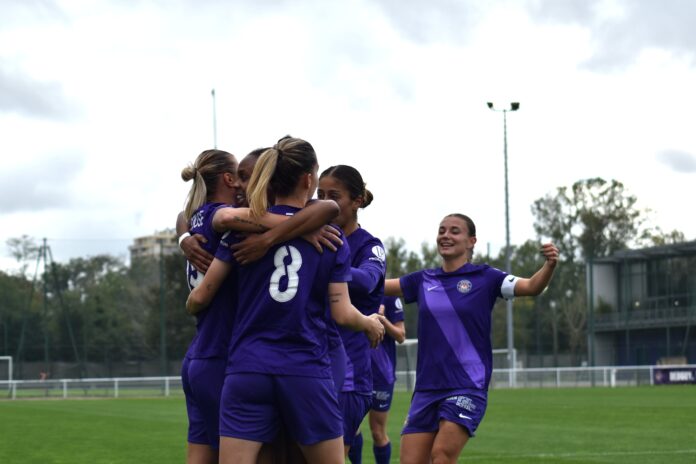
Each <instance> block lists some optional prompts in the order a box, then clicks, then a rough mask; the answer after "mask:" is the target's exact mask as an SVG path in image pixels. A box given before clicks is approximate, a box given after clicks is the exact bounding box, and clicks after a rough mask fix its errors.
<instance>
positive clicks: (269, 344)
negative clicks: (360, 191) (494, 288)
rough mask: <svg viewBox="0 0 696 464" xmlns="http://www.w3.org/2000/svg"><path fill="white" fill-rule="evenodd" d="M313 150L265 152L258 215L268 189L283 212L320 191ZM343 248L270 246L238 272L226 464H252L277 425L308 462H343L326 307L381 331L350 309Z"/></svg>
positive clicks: (255, 203) (257, 179)
mask: <svg viewBox="0 0 696 464" xmlns="http://www.w3.org/2000/svg"><path fill="white" fill-rule="evenodd" d="M317 169H318V165H317V160H316V155H315V153H314V149H313V148H312V146H311V145H310V144H309V143H308V142H306V141H304V140H301V139H295V138H290V137H286V138H284V139H281V140H280V141H279V142H278V143H277V144H276V145H275V146H274V147H273V148H272V149H269V150H267V151H265V152H264V153H263V155H261V157H260V158H259V160H258V162H257V166H256V168H255V169H254V173H253V174H252V178H251V180H250V183H249V189H248V192H247V194H248V198H249V204H250V209H251V212H252V217H258V216H260V215H262V214H263V213H265V212H266V210H267V206H268V198H267V192H268V189H269V187H270V189H271V191H272V193H273V194H274V196H275V205H274V206H272V207H271V208H270V209H268V211H269V212H271V213H273V214H278V215H292V214H294V213H296V212H298V211H300V210H301V209H302V208H303V207H304V206H305V204H306V203H307V201H308V199H309V198H311V196H312V194H313V193H314V191H315V190H316V186H317ZM349 253H350V252H349V250H348V247H347V246H346V245H344V246H340V247H338V250H337V251H336V252H331V251H324V252H323V253H321V254H320V253H318V252H317V251H316V250H315V249H314V248H313V247H312V246H311V245H309V244H308V243H306V242H304V241H302V240H297V239H295V240H290V241H288V242H285V243H282V244H280V245H276V246H274V247H272V248H271V249H270V251H269V253H267V254H266V255H265V256H264V257H263V258H261V259H260V260H258V261H256V262H254V263H251V264H249V265H246V266H240V267H239V268H238V271H239V273H238V274H239V276H238V278H239V285H238V288H239V301H238V315H237V319H236V322H235V327H234V330H233V334H232V338H231V344H230V350H229V358H228V365H227V376H226V378H225V385H224V389H223V395H222V401H221V403H222V404H221V414H220V434H221V438H220V458H221V462H223V463H233V462H234V463H242V464H245V463H249V464H251V463H253V462H255V460H256V456H257V454H258V452H259V449H260V448H261V444H262V443H264V442H271V441H273V439H274V438H275V436H276V434H277V432H278V428H279V422H280V420H282V421H283V422H284V423H285V425H286V426H287V428H288V431H289V433H290V435H291V438H292V439H293V440H295V441H297V442H298V443H299V444H300V446H301V449H302V452H303V453H304V455H305V457H306V459H307V461H308V462H309V463H310V464H311V463H336V464H339V463H342V462H343V449H342V448H343V447H342V445H341V436H342V432H343V430H342V423H341V417H340V411H339V408H338V400H337V398H336V393H335V391H334V385H333V380H332V378H331V366H330V364H329V358H328V346H327V345H328V343H327V338H326V321H325V317H324V316H325V310H324V304H325V302H326V300H327V298H328V301H329V303H330V305H331V313H332V316H333V317H334V319H335V320H336V321H337V322H338V323H340V324H343V325H347V326H350V327H351V328H353V329H354V330H357V331H365V332H366V334H367V335H368V336H369V337H370V340H371V341H372V342H373V343H375V344H376V343H377V342H378V341H379V340H381V337H382V335H383V333H384V327H383V326H382V323H381V322H380V319H379V318H378V317H366V316H364V315H363V314H361V313H360V312H359V311H358V310H357V309H355V308H354V307H353V306H352V305H351V304H350V299H349V297H348V287H347V285H346V283H345V282H346V280H347V279H348V278H349V267H348V257H349Z"/></svg>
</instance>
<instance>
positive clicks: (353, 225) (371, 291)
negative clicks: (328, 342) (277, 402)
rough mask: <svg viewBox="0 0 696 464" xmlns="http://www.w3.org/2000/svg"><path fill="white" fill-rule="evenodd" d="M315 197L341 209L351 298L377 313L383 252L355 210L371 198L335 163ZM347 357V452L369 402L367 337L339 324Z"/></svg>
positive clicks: (353, 173) (350, 171) (349, 170)
mask: <svg viewBox="0 0 696 464" xmlns="http://www.w3.org/2000/svg"><path fill="white" fill-rule="evenodd" d="M318 196H319V198H320V199H322V200H323V199H328V200H334V201H335V202H336V203H338V206H339V207H340V208H341V213H340V214H339V216H338V217H337V218H336V219H335V220H334V223H335V224H336V225H338V226H339V227H341V228H342V229H343V232H344V234H345V236H346V238H347V240H348V245H350V266H351V267H350V272H351V281H350V282H349V283H348V290H349V295H350V300H351V302H353V304H354V305H355V307H356V308H358V309H359V310H360V311H361V312H362V313H363V314H365V315H370V314H375V313H377V311H378V309H379V305H380V303H381V302H382V297H383V295H384V277H385V274H386V269H387V265H386V253H385V252H384V247H383V246H382V242H381V241H380V240H379V239H378V238H376V237H374V236H372V235H371V234H370V233H369V232H367V231H366V230H365V229H363V228H362V227H360V224H358V209H360V208H366V207H367V206H368V205H369V204H370V203H371V202H372V199H373V197H372V193H371V192H370V191H369V190H367V189H366V188H365V182H364V181H363V178H362V176H361V175H360V172H358V170H357V169H355V168H353V167H351V166H346V165H338V166H332V167H330V168H328V169H327V170H325V171H324V172H322V174H321V177H320V178H319V195H318ZM339 333H340V336H341V339H342V340H343V345H344V347H345V351H346V354H347V356H348V359H347V364H346V372H345V380H344V383H343V388H342V389H341V393H340V395H339V403H340V404H341V410H342V412H343V426H344V430H343V433H344V435H343V442H344V445H345V452H346V455H348V452H349V450H350V447H351V445H352V444H353V440H354V439H355V435H356V434H357V432H358V430H359V427H360V423H361V422H362V420H363V419H364V418H365V416H366V415H367V412H368V411H369V410H370V405H371V404H372V366H371V353H370V352H371V350H370V344H369V341H368V340H367V339H366V338H365V336H364V335H363V334H361V333H357V332H353V331H350V330H347V329H344V328H339Z"/></svg>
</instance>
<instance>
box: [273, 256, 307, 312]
mask: <svg viewBox="0 0 696 464" xmlns="http://www.w3.org/2000/svg"><path fill="white" fill-rule="evenodd" d="M288 254H289V255H290V263H289V264H288V265H287V276H288V288H286V289H285V290H283V291H281V290H280V279H281V278H282V277H283V276H284V275H286V271H285V263H284V262H283V260H284V259H285V257H286V256H288ZM273 264H274V265H275V267H276V269H275V271H273V274H271V282H270V285H269V286H268V292H269V293H270V294H271V298H273V299H274V300H276V301H277V302H279V303H285V302H287V301H290V300H292V299H293V298H294V296H295V294H297V287H298V286H299V285H300V276H299V275H297V271H299V270H300V267H302V255H301V254H300V252H299V251H297V248H295V247H294V246H284V247H280V248H278V250H276V253H275V256H274V257H273Z"/></svg>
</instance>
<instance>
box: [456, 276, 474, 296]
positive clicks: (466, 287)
mask: <svg viewBox="0 0 696 464" xmlns="http://www.w3.org/2000/svg"><path fill="white" fill-rule="evenodd" d="M457 290H458V291H459V293H469V291H470V290H471V281H470V280H466V279H464V280H460V281H459V282H457Z"/></svg>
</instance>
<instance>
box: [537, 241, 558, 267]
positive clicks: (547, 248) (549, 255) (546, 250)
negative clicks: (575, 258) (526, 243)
mask: <svg viewBox="0 0 696 464" xmlns="http://www.w3.org/2000/svg"><path fill="white" fill-rule="evenodd" d="M540 252H541V254H542V255H543V256H544V258H546V262H547V263H548V264H549V265H550V266H552V267H555V266H556V264H557V263H558V258H559V256H560V253H559V252H558V248H556V246H555V245H554V244H553V243H544V244H543V245H542V246H541V251H540Z"/></svg>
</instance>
